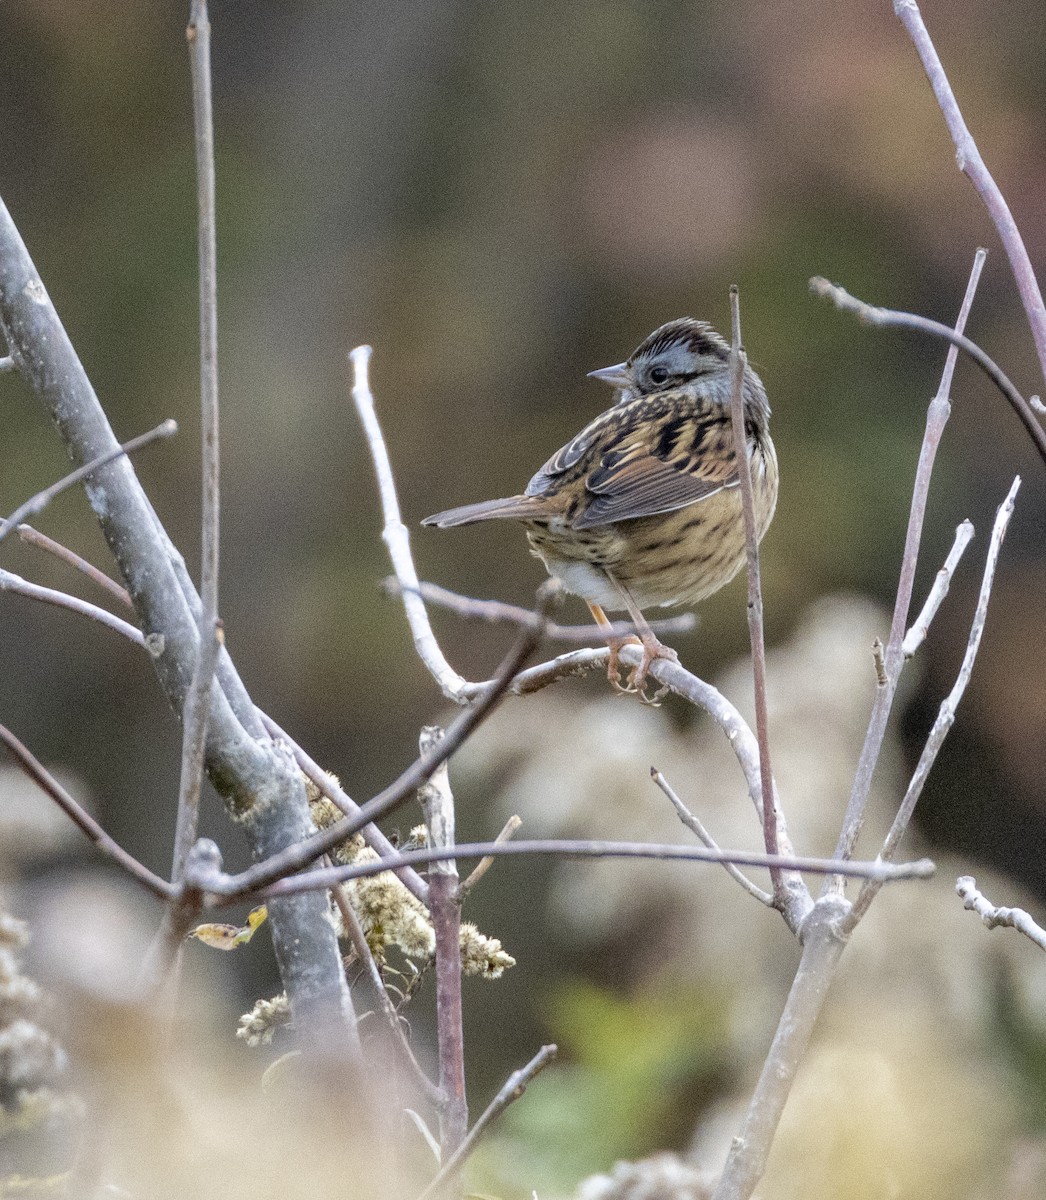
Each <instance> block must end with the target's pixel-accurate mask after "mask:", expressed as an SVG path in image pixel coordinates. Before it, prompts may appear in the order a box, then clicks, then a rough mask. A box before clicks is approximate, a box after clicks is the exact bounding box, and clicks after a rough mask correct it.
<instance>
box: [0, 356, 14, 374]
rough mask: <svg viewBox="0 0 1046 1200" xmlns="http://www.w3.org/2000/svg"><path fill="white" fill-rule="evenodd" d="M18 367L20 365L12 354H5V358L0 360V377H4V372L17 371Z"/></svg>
mask: <svg viewBox="0 0 1046 1200" xmlns="http://www.w3.org/2000/svg"><path fill="white" fill-rule="evenodd" d="M17 366H18V364H17V363H16V362H15V360H14V356H13V355H11V354H5V355H4V356H3V358H0V375H2V374H3V373H4V371H14V370H16V369H17Z"/></svg>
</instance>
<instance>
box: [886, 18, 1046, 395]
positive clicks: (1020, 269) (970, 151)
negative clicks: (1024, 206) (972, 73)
mask: <svg viewBox="0 0 1046 1200" xmlns="http://www.w3.org/2000/svg"><path fill="white" fill-rule="evenodd" d="M893 10H894V12H895V13H896V15H897V17H898V18H899V19H900V22H901V24H902V25H903V26H904V27H905V29H906V30H907V31H908V36H909V37H910V38H911V39H912V42H913V43H914V45H915V49H916V50H917V51H918V54H919V58H920V59H921V60H922V64H923V69H924V70H925V71H926V74H927V77H928V78H929V80H930V86H931V87H932V88H933V92H934V95H935V96H936V97H937V103H938V104H939V105H940V108H941V112H942V113H943V114H944V120H945V123H946V124H947V126H948V132H949V133H950V134H951V136H952V141H953V142H954V143H955V151H956V154H955V157H956V161H957V163H958V165H959V170H960V171H962V173H963V174H964V175H965V176H966V177H967V178H968V179H969V181H970V182H971V183H972V184H973V186H974V187H975V188H976V189H977V194H978V195H979V196H980V198H981V201H982V202H983V204H984V207H985V208H986V209H987V210H988V215H989V216H990V217H991V219H992V224H993V225H994V226H995V229H996V231H997V233H998V234H999V239H1000V241H1001V242H1002V244H1003V248H1004V249H1005V251H1006V257H1007V258H1008V259H1009V260H1010V269H1011V270H1012V271H1013V276H1014V279H1015V280H1016V281H1017V291H1018V293H1019V294H1020V297H1021V303H1022V304H1023V305H1024V311H1025V313H1026V314H1027V316H1028V324H1029V325H1030V326H1031V333H1032V338H1033V339H1034V341H1035V348H1036V350H1037V351H1038V355H1039V365H1040V367H1041V369H1042V372H1043V375H1046V306H1044V305H1043V300H1042V292H1041V291H1040V290H1039V285H1038V282H1037V281H1036V279H1035V272H1034V270H1033V269H1032V265H1031V259H1030V258H1029V257H1028V251H1027V250H1026V249H1025V247H1024V241H1023V239H1022V238H1021V233H1020V230H1019V229H1018V228H1017V222H1016V221H1015V220H1014V219H1013V214H1012V213H1011V212H1010V207H1009V205H1008V204H1007V203H1006V199H1005V197H1004V196H1003V194H1002V192H1001V191H1000V190H999V186H998V184H997V183H996V182H995V180H994V179H993V178H992V176H991V173H990V172H989V170H988V168H987V167H986V166H985V165H984V160H983V159H982V158H981V153H980V151H979V150H978V149H977V143H976V142H975V141H974V140H973V136H972V135H971V133H970V131H969V129H968V128H967V126H966V122H965V121H964V120H963V115H962V113H961V112H960V110H959V104H958V101H957V100H956V99H955V93H954V92H953V91H952V87H951V84H950V83H949V82H948V76H947V75H946V74H945V73H944V67H943V65H942V64H941V60H940V58H939V57H938V54H937V50H936V48H935V47H934V44H933V42H932V41H931V40H930V35H929V33H928V32H927V29H926V26H925V24H924V23H923V19H922V16H921V14H920V12H919V6H918V5H917V4H916V3H915V0H894V5H893Z"/></svg>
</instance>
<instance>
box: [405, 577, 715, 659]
mask: <svg viewBox="0 0 1046 1200" xmlns="http://www.w3.org/2000/svg"><path fill="white" fill-rule="evenodd" d="M382 586H383V587H384V588H385V589H386V591H388V592H389V593H390V594H392V595H396V596H401V595H402V594H403V591H404V588H403V585H402V584H401V583H400V581H399V580H398V579H397V578H396V577H395V575H390V576H389V577H388V578H387V579H384V580H382ZM418 594H419V595H420V596H421V598H422V600H425V601H427V602H428V603H429V604H435V605H436V606H437V607H438V608H446V609H449V610H450V611H451V612H454V613H457V614H458V616H460V617H465V618H466V619H467V620H476V621H489V622H491V623H492V624H493V623H496V622H498V623H500V622H505V623H510V624H513V625H525V624H526V623H527V621H529V620H530V617H531V611H530V609H529V608H524V607H523V606H522V605H520V604H506V603H504V602H503V601H501V600H477V599H475V598H474V597H472V596H462V595H460V594H459V593H458V592H452V591H450V590H449V588H445V587H441V586H440V585H439V584H438V583H426V582H425V581H424V580H422V582H421V583H419V584H418ZM696 625H697V616H696V614H695V613H692V612H686V613H680V614H679V615H678V616H675V617H666V618H664V619H663V620H660V621H651V622H650V628H651V629H652V630H653V631H654V632H655V633H658V634H669V633H690V632H691V631H692V630H693V629H694V627H695V626H696ZM635 633H636V627H635V625H633V624H632V623H631V622H630V621H615V622H613V623H612V624H611V625H610V626H609V628H608V627H600V626H597V625H592V624H588V625H557V624H556V623H555V621H549V623H548V625H547V626H546V627H545V637H546V638H548V639H549V640H550V641H554V642H581V643H582V644H588V643H600V644H604V643H605V642H606V639H607V638H608V637H620V638H624V637H630V636H633V635H635Z"/></svg>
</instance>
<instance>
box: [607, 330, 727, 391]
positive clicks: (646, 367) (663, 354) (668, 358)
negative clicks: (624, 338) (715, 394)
mask: <svg viewBox="0 0 1046 1200" xmlns="http://www.w3.org/2000/svg"><path fill="white" fill-rule="evenodd" d="M628 366H629V370H630V372H631V376H632V387H633V389H634V394H635V395H637V396H647V395H649V394H650V393H651V392H660V391H664V390H665V389H666V388H675V387H681V386H682V385H683V384H686V383H689V382H690V381H691V380H694V379H696V378H697V377H698V376H699V375H708V374H710V373H712V372H715V371H722V370H725V369H727V368H728V363H726V362H724V361H723V359H722V358H721V357H720V356H719V355H718V354H716V353H710V352H708V351H702V350H696V349H694V347H693V345H692V344H691V343H690V342H689V341H677V342H670V343H669V344H668V345H666V346H663V347H661V348H659V349H654V350H651V351H643V350H642V348H641V349H640V350H638V351H637V352H636V354H635V355H634V356H633V357H632V358H631V359H630V360H629V364H628Z"/></svg>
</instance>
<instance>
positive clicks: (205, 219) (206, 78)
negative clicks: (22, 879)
mask: <svg viewBox="0 0 1046 1200" xmlns="http://www.w3.org/2000/svg"><path fill="white" fill-rule="evenodd" d="M186 39H187V41H188V43H189V62H190V67H191V72H192V91H193V124H194V127H195V132H196V176H197V200H198V205H199V215H198V228H199V264H200V265H199V270H200V428H201V443H202V454H201V458H202V496H201V538H200V541H201V562H200V599H201V601H202V609H201V612H200V618H199V622H200V624H199V628H200V640H199V647H198V650H197V657H196V665H195V668H194V670H193V676H192V682H191V684H190V685H189V691H188V693H187V695H186V697H185V708H184V710H183V713H182V768H181V778H180V780H179V786H178V818H177V825H176V829H175V837H174V862H173V867H172V877H173V879H174V881H175V882H176V883H177V882H178V881H179V880H180V879H181V877H182V874H183V872H184V870H185V861H186V858H187V856H188V853H189V850H190V848H191V847H192V844H193V842H195V840H196V829H197V825H198V822H199V812H200V788H201V784H202V782H203V760H204V747H205V745H206V741H207V716H208V713H209V712H210V702H211V684H212V682H213V679H214V672H215V668H216V667H217V665H218V655H219V651H220V649H221V633H220V629H219V625H218V533H219V526H218V501H219V493H218V470H219V461H218V450H219V446H218V298H217V291H218V266H217V263H218V251H217V240H216V232H215V215H214V113H213V107H212V103H211V25H210V20H209V19H208V15H207V0H192V11H191V14H190V18H189V27H188V29H187V30H186Z"/></svg>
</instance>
